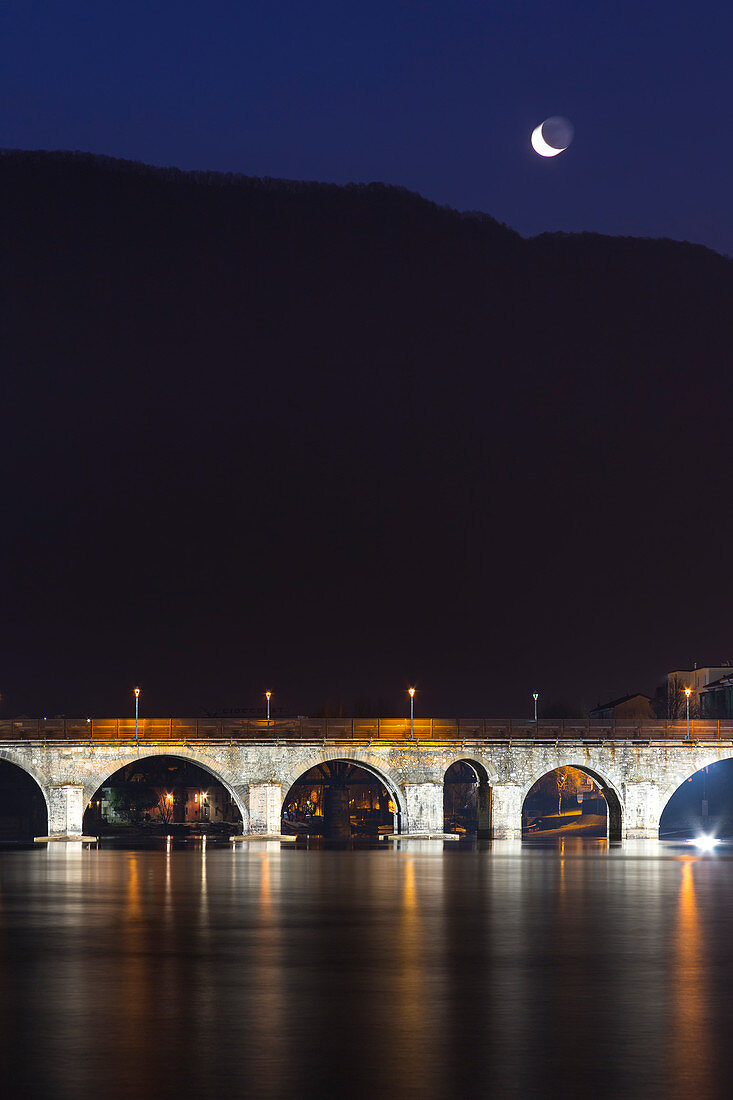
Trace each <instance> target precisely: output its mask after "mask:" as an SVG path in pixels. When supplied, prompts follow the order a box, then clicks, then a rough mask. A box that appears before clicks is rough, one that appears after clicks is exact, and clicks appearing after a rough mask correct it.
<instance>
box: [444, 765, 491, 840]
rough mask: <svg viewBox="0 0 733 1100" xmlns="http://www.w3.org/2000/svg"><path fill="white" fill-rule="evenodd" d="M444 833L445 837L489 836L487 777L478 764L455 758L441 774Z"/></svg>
mask: <svg viewBox="0 0 733 1100" xmlns="http://www.w3.org/2000/svg"><path fill="white" fill-rule="evenodd" d="M443 829H444V831H445V832H446V833H458V834H459V835H461V834H465V835H474V834H475V835H476V837H477V838H479V839H482V838H487V837H489V836H490V833H491V787H490V781H489V773H488V771H487V769H486V766H485V765H484V764H482V763H481V761H480V760H477V759H475V758H474V757H471V756H461V755H457V756H456V758H455V759H454V760H452V761H451V763H450V764H449V765H448V767H447V768H446V769H445V772H444V773H443Z"/></svg>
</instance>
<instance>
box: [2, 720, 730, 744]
mask: <svg viewBox="0 0 733 1100" xmlns="http://www.w3.org/2000/svg"><path fill="white" fill-rule="evenodd" d="M414 736H415V739H416V740H420V741H424V740H428V741H497V740H498V741H512V740H534V741H564V740H567V741H684V740H685V739H686V737H687V723H686V721H685V719H684V718H682V719H659V720H651V719H623V720H621V719H618V720H613V719H609V720H607V721H597V720H595V719H593V720H591V719H586V718H564V719H544V718H542V719H540V720H539V721H538V722H534V721H532V720H523V719H517V718H419V719H415V722H414ZM138 737H139V739H140V740H143V741H188V740H192V741H193V740H231V741H293V740H307V741H314V740H316V741H321V740H323V741H329V740H334V741H351V740H353V741H374V740H385V741H406V740H408V739H409V737H410V720H409V718H302V717H299V718H274V719H272V720H271V721H269V722H268V721H265V720H264V719H262V720H258V719H252V718H141V719H140V720H139V722H138ZM134 738H135V719H134V718H13V719H5V720H3V721H0V741H18V740H21V741H130V740H134ZM690 740H692V741H730V740H733V719H728V718H721V719H715V718H703V719H700V718H696V719H694V720H691V721H690Z"/></svg>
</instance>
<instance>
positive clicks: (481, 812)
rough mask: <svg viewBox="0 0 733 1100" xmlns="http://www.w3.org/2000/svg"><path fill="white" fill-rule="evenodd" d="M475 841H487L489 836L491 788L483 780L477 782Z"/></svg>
mask: <svg viewBox="0 0 733 1100" xmlns="http://www.w3.org/2000/svg"><path fill="white" fill-rule="evenodd" d="M476 812H477V820H476V839H477V840H488V839H489V837H490V836H491V787H490V786H489V784H488V783H486V782H485V781H484V780H481V781H479V785H478V790H477V792H476Z"/></svg>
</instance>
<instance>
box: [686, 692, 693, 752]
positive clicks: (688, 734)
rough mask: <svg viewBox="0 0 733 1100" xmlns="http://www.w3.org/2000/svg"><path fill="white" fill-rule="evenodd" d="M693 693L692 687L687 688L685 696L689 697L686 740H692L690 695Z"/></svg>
mask: <svg viewBox="0 0 733 1100" xmlns="http://www.w3.org/2000/svg"><path fill="white" fill-rule="evenodd" d="M691 694H692V688H685V696H686V698H687V736H686V738H685V740H686V741H689V740H690V695H691Z"/></svg>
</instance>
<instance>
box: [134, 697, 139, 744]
mask: <svg viewBox="0 0 733 1100" xmlns="http://www.w3.org/2000/svg"><path fill="white" fill-rule="evenodd" d="M139 704H140V688H135V740H136V741H137V716H138V706H139Z"/></svg>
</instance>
